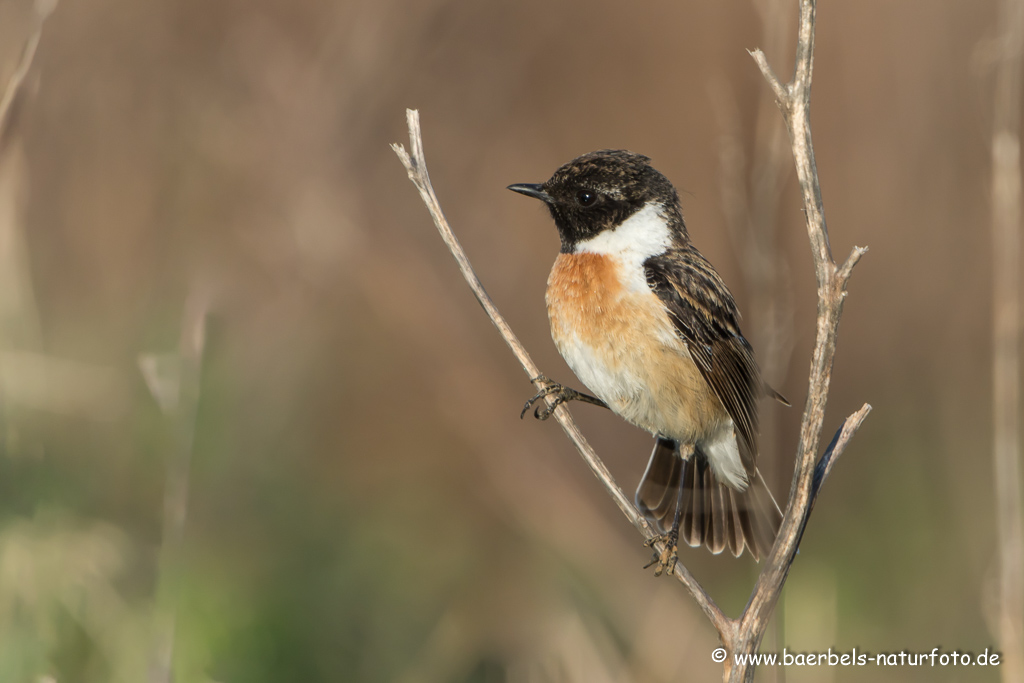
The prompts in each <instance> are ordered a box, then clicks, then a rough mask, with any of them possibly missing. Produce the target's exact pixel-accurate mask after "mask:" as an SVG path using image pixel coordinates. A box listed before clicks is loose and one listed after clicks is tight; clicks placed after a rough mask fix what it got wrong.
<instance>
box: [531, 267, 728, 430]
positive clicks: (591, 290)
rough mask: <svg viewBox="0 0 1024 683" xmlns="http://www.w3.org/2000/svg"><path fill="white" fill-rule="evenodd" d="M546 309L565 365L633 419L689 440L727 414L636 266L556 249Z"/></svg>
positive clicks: (639, 424)
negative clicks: (631, 267)
mask: <svg viewBox="0 0 1024 683" xmlns="http://www.w3.org/2000/svg"><path fill="white" fill-rule="evenodd" d="M547 307H548V317H549V319H550V321H551V336H552V338H553V339H554V342H555V345H556V346H557V347H558V350H559V352H560V353H561V354H562V356H563V357H564V358H565V360H566V362H567V363H568V364H569V367H571V368H572V369H573V372H575V373H576V375H577V376H578V377H579V378H580V380H582V381H583V383H584V384H586V385H587V387H588V388H589V389H590V390H591V391H593V392H594V393H595V394H597V396H598V397H600V398H601V399H602V400H604V401H605V402H606V403H608V404H609V406H610V407H611V408H612V410H614V411H615V412H616V413H618V414H620V415H621V416H622V417H624V418H625V419H627V420H629V421H630V422H632V423H633V424H636V425H637V426H639V427H642V428H644V429H647V430H648V431H650V432H652V433H659V434H664V435H666V436H671V437H673V438H679V439H683V440H687V441H693V440H695V439H696V438H699V437H701V436H702V435H703V434H704V433H706V432H709V431H711V430H713V429H716V428H717V427H718V425H719V424H720V423H721V421H722V420H723V419H726V418H727V415H725V411H724V407H723V406H722V404H721V402H720V401H719V400H718V397H717V396H715V395H714V393H713V392H712V390H711V388H710V387H709V386H708V385H707V383H706V382H705V381H704V379H703V377H701V375H700V372H699V371H698V370H697V367H696V366H695V365H694V363H693V361H692V360H691V359H690V356H689V353H688V352H687V350H686V347H685V345H684V344H683V343H682V341H681V340H680V339H679V337H678V336H677V334H676V330H675V326H674V324H673V323H672V321H671V319H670V318H669V316H668V314H667V312H666V310H665V308H664V305H663V304H662V303H661V301H660V300H659V299H658V297H657V296H656V295H655V294H654V292H652V291H651V290H650V289H648V288H647V286H646V282H645V281H644V280H643V274H642V272H639V273H631V272H627V271H626V267H625V266H624V265H623V264H622V262H621V261H619V260H618V259H616V258H615V257H614V256H609V255H605V254H594V253H587V252H583V253H579V254H559V255H558V258H557V259H556V260H555V265H554V267H553V268H552V270H551V275H550V276H549V277H548V289H547Z"/></svg>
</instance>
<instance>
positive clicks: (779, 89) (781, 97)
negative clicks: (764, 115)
mask: <svg viewBox="0 0 1024 683" xmlns="http://www.w3.org/2000/svg"><path fill="white" fill-rule="evenodd" d="M747 52H749V53H750V56H751V57H753V58H754V61H755V62H757V67H758V68H759V69H761V74H762V75H763V76H764V79H765V80H766V81H768V85H770V86H771V88H772V92H774V93H775V103H776V104H778V105H779V109H782V111H783V112H785V111H786V107H787V106H789V90H788V89H787V88H786V86H785V85H783V83H782V81H780V80H779V77H778V76H776V75H775V72H774V71H772V67H771V65H770V64H769V63H768V58H767V57H765V56H764V52H762V51H761V49H760V48H757V49H754V50H747Z"/></svg>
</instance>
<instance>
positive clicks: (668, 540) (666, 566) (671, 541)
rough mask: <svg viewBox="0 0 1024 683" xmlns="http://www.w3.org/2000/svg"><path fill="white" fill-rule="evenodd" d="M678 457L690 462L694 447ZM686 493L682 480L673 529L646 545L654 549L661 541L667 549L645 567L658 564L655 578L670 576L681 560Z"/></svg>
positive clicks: (677, 453)
mask: <svg viewBox="0 0 1024 683" xmlns="http://www.w3.org/2000/svg"><path fill="white" fill-rule="evenodd" d="M676 456H677V457H680V458H682V459H683V460H688V459H690V458H691V457H693V445H691V444H687V445H686V446H683V447H682V448H679V450H678V451H677V452H676ZM685 492H686V487H685V486H684V482H683V481H682V480H680V482H679V490H678V492H677V493H676V513H675V515H673V517H672V528H671V529H669V532H668V533H667V534H661V535H660V536H655V537H654V538H651V539H649V540H648V541H647V542H646V543H644V545H645V546H646V547H648V548H652V547H654V544H655V543H658V542H659V541H661V542H664V544H665V549H664V550H662V551H661V552H660V553H658V552H655V553H654V557H653V558H652V559H651V561H650V562H648V563H647V564H646V565H644V569H647V568H648V567H650V566H652V565H654V564H657V565H658V566H657V567H655V569H654V575H655V576H661V575H662V573H664V572H665V571H666V570H667V571H668V573H669V574H671V573H672V572H673V571H675V568H676V562H677V561H678V560H679V525H680V523H681V522H682V519H683V494H684V493H685Z"/></svg>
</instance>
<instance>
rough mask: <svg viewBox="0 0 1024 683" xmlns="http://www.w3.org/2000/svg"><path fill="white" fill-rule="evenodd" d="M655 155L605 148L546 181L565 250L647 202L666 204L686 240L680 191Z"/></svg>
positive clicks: (612, 225)
mask: <svg viewBox="0 0 1024 683" xmlns="http://www.w3.org/2000/svg"><path fill="white" fill-rule="evenodd" d="M649 162H650V159H649V158H648V157H645V156H644V155H642V154H634V153H633V152H628V151H626V150H621V149H603V150H600V151H597V152H590V153H589V154H584V155H583V156H580V157H577V158H575V159H573V160H572V161H570V162H569V163H567V164H565V165H564V166H562V167H561V168H559V169H558V170H557V171H555V173H554V175H552V176H551V178H550V179H549V180H548V181H547V182H545V183H544V184H543V185H541V188H542V189H543V190H544V192H546V193H547V194H548V195H550V197H551V201H549V202H547V205H548V209H550V210H551V216H552V217H553V218H554V219H555V225H556V226H557V227H558V233H559V235H560V236H561V238H562V251H563V252H571V251H572V249H573V247H574V246H575V244H576V243H577V242H580V241H582V240H585V239H588V238H590V237H593V236H594V235H596V234H598V233H599V232H601V231H603V230H608V229H612V228H615V227H616V226H618V225H619V224H620V223H622V221H624V220H626V219H627V218H629V217H630V216H632V215H633V214H634V213H636V212H637V211H639V210H640V209H642V208H643V207H644V205H645V204H647V203H648V202H656V203H659V204H662V205H664V207H665V208H664V216H665V218H666V219H667V220H668V222H669V224H670V225H671V226H672V228H673V229H676V230H678V231H679V233H680V235H681V236H682V237H683V239H684V240H685V239H686V227H685V225H684V224H683V214H682V210H681V209H680V207H679V195H678V194H677V193H676V190H675V188H674V187H672V183H670V182H669V180H668V178H666V177H665V176H663V175H662V174H661V173H659V172H658V171H656V170H655V169H654V168H652V167H651V165H650V163H649Z"/></svg>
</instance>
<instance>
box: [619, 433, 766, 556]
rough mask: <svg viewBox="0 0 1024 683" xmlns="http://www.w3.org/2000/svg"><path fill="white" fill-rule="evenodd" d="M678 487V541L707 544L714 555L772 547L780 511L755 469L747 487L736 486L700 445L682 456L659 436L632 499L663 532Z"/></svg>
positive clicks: (757, 552) (758, 552) (758, 553)
mask: <svg viewBox="0 0 1024 683" xmlns="http://www.w3.org/2000/svg"><path fill="white" fill-rule="evenodd" d="M680 486H682V489H683V491H682V500H681V505H682V512H681V522H680V525H679V537H680V539H681V540H683V541H685V542H686V543H687V544H688V545H690V546H692V547H699V546H701V545H706V546H707V547H708V549H709V550H710V551H711V552H712V553H715V554H718V553H720V552H722V551H723V550H724V549H725V548H726V547H728V548H729V550H730V552H732V554H733V555H735V556H736V557H739V556H740V555H741V554H742V553H743V549H744V548H747V549H748V550H749V551H750V554H751V555H752V556H753V557H754V559H755V560H760V559H761V558H762V557H764V556H766V555H767V554H768V553H769V552H770V551H771V548H772V545H773V544H774V543H775V536H776V535H777V534H778V530H779V526H780V525H781V523H782V512H781V511H780V510H779V506H778V504H776V502H775V499H774V498H773V497H772V494H771V491H769V490H768V487H767V486H766V485H765V483H764V478H763V477H761V473H760V472H758V471H757V470H756V469H755V471H754V474H753V475H752V476H748V483H747V488H746V490H745V491H736V490H734V489H732V488H730V487H728V486H726V485H725V484H723V483H721V482H720V481H718V480H717V478H716V477H715V474H714V471H713V470H712V469H711V466H710V464H709V463H708V459H707V457H706V456H705V455H704V454H703V453H702V452H701V451H700V450H697V451H695V452H694V454H693V456H691V457H690V458H688V459H686V460H683V459H682V458H680V457H679V455H678V450H677V447H676V443H675V442H674V441H671V440H669V439H664V438H661V437H659V438H658V440H657V442H656V443H655V446H654V452H653V453H651V460H650V462H649V463H648V465H647V471H646V472H644V476H643V479H641V481H640V485H639V487H638V488H637V492H636V504H637V507H638V508H640V511H641V512H642V513H643V514H644V516H646V517H647V518H648V519H650V520H651V521H652V522H653V523H654V524H655V526H657V527H658V528H659V530H661V531H662V532H664V531H666V530H667V529H668V528H669V527H671V525H672V520H673V519H674V517H675V511H676V501H677V500H679V487H680Z"/></svg>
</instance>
